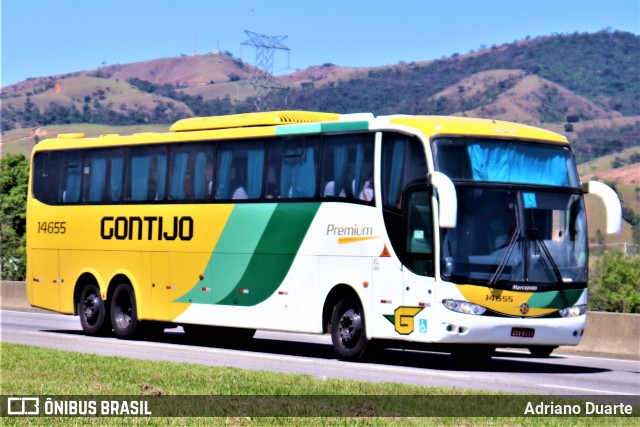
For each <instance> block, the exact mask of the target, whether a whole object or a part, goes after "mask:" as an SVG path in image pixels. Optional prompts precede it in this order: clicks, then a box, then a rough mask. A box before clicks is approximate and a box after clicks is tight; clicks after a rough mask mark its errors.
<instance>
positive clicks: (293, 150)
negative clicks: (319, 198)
mask: <svg viewBox="0 0 640 427" xmlns="http://www.w3.org/2000/svg"><path fill="white" fill-rule="evenodd" d="M318 146H319V138H318V137H317V136H306V137H300V136H296V137H293V138H284V139H282V140H280V141H274V143H273V144H271V145H270V146H269V160H268V168H269V170H268V178H269V182H268V188H269V189H274V191H277V192H278V194H279V197H281V198H283V199H299V198H312V197H315V195H316V186H317V183H316V181H317V180H316V176H317V169H318ZM267 197H269V195H267Z"/></svg>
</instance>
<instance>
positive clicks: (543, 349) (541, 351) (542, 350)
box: [529, 345, 558, 358]
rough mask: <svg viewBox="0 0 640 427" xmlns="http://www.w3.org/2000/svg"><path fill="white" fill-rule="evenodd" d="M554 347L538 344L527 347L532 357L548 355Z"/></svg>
mask: <svg viewBox="0 0 640 427" xmlns="http://www.w3.org/2000/svg"><path fill="white" fill-rule="evenodd" d="M556 348H558V347H554V346H552V345H539V346H536V347H529V353H531V355H532V356H533V357H540V358H543V357H549V356H551V353H553V350H555V349H556Z"/></svg>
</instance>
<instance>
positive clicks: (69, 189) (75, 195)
mask: <svg viewBox="0 0 640 427" xmlns="http://www.w3.org/2000/svg"><path fill="white" fill-rule="evenodd" d="M65 170H66V173H67V177H66V182H65V188H64V190H63V192H62V202H63V203H77V202H78V201H79V200H80V183H81V182H82V179H81V176H80V166H79V165H74V166H69V167H67V166H66V165H65Z"/></svg>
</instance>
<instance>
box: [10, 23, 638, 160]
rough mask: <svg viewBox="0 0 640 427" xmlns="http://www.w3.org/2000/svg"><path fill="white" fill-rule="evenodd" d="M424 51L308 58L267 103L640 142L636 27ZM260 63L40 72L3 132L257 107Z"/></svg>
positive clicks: (580, 141)
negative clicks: (377, 61) (351, 63)
mask: <svg viewBox="0 0 640 427" xmlns="http://www.w3.org/2000/svg"><path fill="white" fill-rule="evenodd" d="M434 42H436V41H434ZM292 54H294V55H295V52H293V53H292ZM399 55H400V56H401V52H400V53H399ZM428 60H429V58H425V62H417V63H399V64H396V65H393V66H385V67H372V68H358V69H353V68H346V67H339V66H336V65H333V64H324V65H321V66H317V67H311V68H310V69H307V70H301V71H298V72H296V73H293V74H291V75H287V76H280V77H278V79H279V81H280V82H281V84H282V86H283V87H284V88H285V89H281V90H275V91H273V92H272V93H271V94H270V96H269V98H268V99H269V106H270V108H272V109H284V108H287V109H309V110H319V111H335V112H341V113H347V112H362V111H370V112H373V113H374V114H397V113H402V114H447V115H448V114H457V115H468V116H476V117H489V118H496V119H506V120H513V121H518V122H521V123H528V124H533V125H538V126H543V127H546V128H549V129H551V130H554V131H558V132H561V133H567V134H569V136H570V137H571V139H572V141H573V142H574V143H575V147H576V148H577V150H578V156H579V158H580V159H581V160H587V159H589V158H592V157H597V156H600V155H603V154H608V153H612V152H617V151H621V150H623V149H624V148H628V147H631V146H637V145H639V144H640V143H639V139H640V78H639V73H638V64H640V37H639V36H636V35H634V34H631V33H624V32H618V31H601V32H598V33H594V34H578V33H576V34H566V35H553V36H547V37H539V38H535V39H528V40H523V41H519V42H514V43H511V44H507V45H501V46H491V47H486V48H482V49H480V50H478V51H477V52H472V53H468V54H464V55H463V54H457V53H453V54H452V55H451V56H450V57H448V58H444V59H438V60H433V61H428ZM253 71H254V69H253V67H251V66H250V65H249V64H245V63H243V62H242V61H241V60H238V59H235V58H232V57H231V55H230V54H228V53H226V54H222V53H212V54H208V55H197V56H184V57H178V58H164V59H159V60H155V61H147V62H143V63H137V64H125V65H117V66H108V67H104V68H101V69H98V70H93V71H89V72H75V73H70V74H68V75H65V76H51V77H42V78H33V79H29V80H27V81H25V82H22V83H20V84H17V85H13V86H9V87H6V88H3V89H2V131H3V133H4V132H8V131H11V130H12V129H19V128H25V127H27V128H34V127H36V126H42V125H48V124H65V123H101V124H109V125H123V124H141V123H171V122H173V121H175V120H176V119H178V118H182V117H186V116H191V115H217V114H229V113H238V112H246V111H251V110H253V108H254V105H255V103H254V98H253V96H255V92H253V90H252V88H251V85H250V84H247V83H246V82H247V79H249V78H250V76H251V75H252V73H253Z"/></svg>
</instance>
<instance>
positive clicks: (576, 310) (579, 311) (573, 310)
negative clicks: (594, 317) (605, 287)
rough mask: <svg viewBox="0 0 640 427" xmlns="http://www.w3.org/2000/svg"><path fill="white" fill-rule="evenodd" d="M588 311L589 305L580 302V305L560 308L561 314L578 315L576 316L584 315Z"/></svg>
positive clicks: (563, 315) (566, 315) (564, 315)
mask: <svg viewBox="0 0 640 427" xmlns="http://www.w3.org/2000/svg"><path fill="white" fill-rule="evenodd" d="M586 312H587V305H586V304H580V305H574V306H572V307H567V308H563V309H562V310H560V316H562V317H576V316H582V315H583V314H585V313H586Z"/></svg>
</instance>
